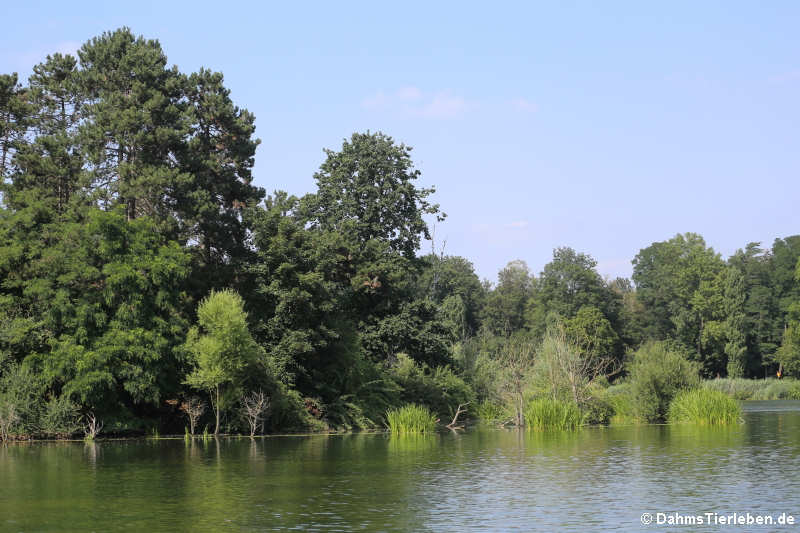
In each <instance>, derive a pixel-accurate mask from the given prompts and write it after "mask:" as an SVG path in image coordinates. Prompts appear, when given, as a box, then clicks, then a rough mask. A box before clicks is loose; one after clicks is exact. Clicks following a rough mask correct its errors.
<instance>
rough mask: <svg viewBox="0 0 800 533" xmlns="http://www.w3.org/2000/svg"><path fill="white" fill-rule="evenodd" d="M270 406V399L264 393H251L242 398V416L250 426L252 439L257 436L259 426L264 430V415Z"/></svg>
mask: <svg viewBox="0 0 800 533" xmlns="http://www.w3.org/2000/svg"><path fill="white" fill-rule="evenodd" d="M269 404H270V398H269V396H266V395H265V394H264V392H263V391H258V392H251V393H250V394H248V395H246V396H243V397H242V414H244V416H245V418H247V422H248V424H250V437H253V436H254V435H255V434H256V431H257V430H258V428H259V425H261V429H262V430H263V428H264V426H263V420H264V413H266V412H267V409H269Z"/></svg>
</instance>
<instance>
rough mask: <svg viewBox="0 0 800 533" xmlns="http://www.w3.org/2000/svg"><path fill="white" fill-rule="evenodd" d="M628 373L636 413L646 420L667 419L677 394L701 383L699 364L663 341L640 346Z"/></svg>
mask: <svg viewBox="0 0 800 533" xmlns="http://www.w3.org/2000/svg"><path fill="white" fill-rule="evenodd" d="M628 373H629V379H630V384H631V394H632V399H633V403H634V405H635V414H636V416H637V417H638V418H641V419H642V420H644V421H646V422H663V421H665V420H666V417H667V411H668V409H669V404H670V402H671V401H672V399H673V398H674V397H675V395H676V394H677V393H678V392H680V391H682V390H687V389H692V388H695V387H697V386H699V384H700V372H699V368H698V366H697V365H696V364H695V363H692V362H690V361H689V360H688V359H686V358H685V357H684V356H683V355H682V354H681V353H679V352H676V351H672V350H670V349H668V348H667V347H666V345H665V344H663V343H661V342H650V343H647V344H645V345H644V346H642V347H641V348H639V350H637V351H636V353H635V354H634V356H633V361H631V363H630V365H629V367H628Z"/></svg>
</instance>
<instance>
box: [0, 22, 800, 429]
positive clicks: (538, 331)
mask: <svg viewBox="0 0 800 533" xmlns="http://www.w3.org/2000/svg"><path fill="white" fill-rule="evenodd" d="M254 120H255V119H254V117H253V115H252V114H251V113H249V112H248V111H247V110H245V109H241V108H239V107H237V106H236V105H235V104H234V103H233V102H232V101H231V99H230V94H229V90H228V89H227V88H226V87H225V85H224V80H223V77H222V75H221V74H219V73H215V72H211V71H208V70H204V69H203V70H200V71H199V72H195V73H191V74H186V73H182V72H180V71H179V70H178V69H177V68H176V67H170V66H168V63H167V58H166V56H165V54H164V52H163V50H162V49H161V46H160V45H159V43H158V42H157V41H154V40H147V39H144V38H142V37H136V36H135V35H134V34H132V33H131V32H130V30H128V29H125V28H123V29H121V30H117V31H114V32H110V33H105V34H103V35H102V36H100V37H97V38H94V39H92V40H91V41H89V42H87V43H86V44H84V45H83V46H82V47H81V49H80V50H79V51H78V57H77V58H75V57H72V56H69V55H61V54H54V55H52V56H48V57H47V59H46V60H45V61H44V62H43V63H41V64H39V65H37V66H35V67H34V69H33V75H32V76H31V77H30V79H29V80H28V82H27V84H24V85H23V84H22V83H21V82H20V81H19V80H18V79H17V76H16V75H15V74H10V75H1V76H0V165H1V166H0V171H1V172H2V178H3V183H2V204H0V426H2V427H0V429H3V431H4V432H5V433H9V434H15V433H16V434H70V433H73V432H75V431H76V430H77V428H78V425H79V424H78V422H77V421H78V419H79V416H80V415H81V414H89V413H91V414H92V415H94V416H95V417H96V418H99V419H102V420H103V421H104V423H105V425H104V427H105V429H104V431H115V432H125V431H145V430H151V429H153V428H156V429H158V428H160V429H161V430H165V431H170V430H173V431H174V430H176V429H177V430H180V428H182V427H183V422H182V421H181V416H182V413H181V411H183V413H184V414H188V413H189V412H190V411H191V412H193V413H194V414H193V415H192V416H190V417H189V418H190V421H191V424H192V427H193V428H194V425H195V423H199V424H208V425H209V426H210V427H215V426H216V427H217V428H218V429H220V428H221V430H223V431H243V430H246V429H248V430H250V431H255V430H256V429H258V430H267V431H270V430H277V429H288V428H301V427H312V428H322V427H336V428H340V427H374V426H381V425H382V424H383V422H384V417H385V413H386V410H387V409H388V408H390V407H392V406H396V405H401V404H405V403H411V402H417V403H424V404H426V405H427V406H429V407H431V408H432V409H433V410H434V411H435V412H436V413H438V414H439V415H440V416H446V415H447V414H448V413H452V412H453V411H455V410H456V408H457V406H458V405H472V406H473V407H472V412H473V413H475V412H476V411H477V409H475V406H478V405H481V406H482V409H484V410H485V411H487V412H488V411H491V410H492V409H499V410H501V411H502V410H503V409H505V408H507V407H508V406H509V402H510V403H512V404H513V403H514V402H515V401H517V400H515V398H520V397H521V396H519V395H515V394H510V395H503V394H502V392H503V391H506V392H508V391H512V392H513V391H514V390H517V391H521V390H522V389H520V388H519V387H521V386H522V385H521V384H519V383H517V385H519V387H516V386H515V385H514V383H515V380H519V379H521V376H522V375H527V374H526V372H525V369H524V368H523V367H524V365H525V364H526V361H528V362H530V361H532V360H528V359H525V358H524V357H521V356H520V354H523V355H524V353H526V352H525V350H526V349H524V348H519V346H521V345H525V343H528V344H529V345H533V344H539V345H540V344H541V343H542V339H545V340H546V339H548V338H549V339H551V340H552V339H554V338H555V339H556V340H558V339H562V341H563V342H562V341H559V342H562V344H563V343H566V344H564V345H567V346H571V347H572V348H573V349H574V351H575V354H576V357H577V359H575V360H574V361H573V363H575V364H579V365H580V364H583V365H584V366H583V367H581V369H582V370H581V372H583V374H582V376H583V378H582V379H585V383H584V384H589V382H594V381H595V380H596V378H597V379H602V380H607V379H609V378H610V379H612V380H613V379H615V378H617V377H621V376H623V375H624V373H625V370H624V369H623V364H624V362H625V360H626V356H627V355H626V354H629V353H631V352H632V351H634V350H636V349H637V348H639V347H640V346H641V345H643V344H644V343H646V341H648V340H654V339H656V340H661V341H664V346H667V347H668V348H669V350H670V353H673V352H674V353H680V354H683V355H684V356H685V357H686V358H687V359H689V360H692V361H696V362H697V363H699V366H700V368H701V370H702V374H703V375H704V376H705V377H714V376H717V375H719V376H731V377H764V376H765V375H768V374H770V375H772V374H775V373H776V372H783V373H786V374H792V375H798V374H800V325H798V324H800V283H798V281H797V275H798V271H797V267H798V257H800V236H794V237H789V238H786V239H782V240H781V239H779V240H776V241H775V243H774V244H773V246H772V248H771V249H768V250H767V249H762V248H760V246H759V245H758V244H755V243H751V244H749V245H747V246H746V247H745V248H744V249H743V250H740V251H739V252H737V253H736V254H735V255H734V256H732V257H730V258H729V259H728V260H727V261H726V260H724V259H723V258H721V257H720V255H719V254H717V253H715V252H714V251H713V249H711V248H710V247H708V246H707V245H706V244H705V242H704V241H703V239H702V238H701V237H700V236H699V235H695V234H685V235H678V236H676V237H675V238H673V239H670V240H668V241H665V242H658V243H654V244H652V245H651V246H649V247H648V248H645V249H643V250H642V251H641V252H640V253H639V254H638V255H637V256H636V257H635V258H634V260H633V264H634V273H633V279H632V281H631V280H627V279H616V280H613V281H609V280H605V279H603V278H602V277H601V276H600V275H599V274H598V273H597V271H596V269H595V267H596V263H595V261H594V260H593V259H592V258H591V257H590V256H588V255H586V254H582V253H578V252H576V251H574V250H572V249H569V248H559V249H557V250H555V252H554V255H553V260H552V261H551V262H550V263H549V264H547V265H546V266H545V267H544V269H543V270H542V272H541V273H540V274H538V275H533V274H532V273H531V272H530V271H529V269H528V267H527V266H526V265H525V263H524V262H521V261H513V262H511V263H509V264H508V266H507V267H506V268H504V269H503V270H502V271H501V272H500V274H499V276H498V281H497V283H496V284H490V283H488V282H485V281H484V282H481V280H480V279H479V278H478V276H477V275H476V274H475V272H474V269H473V266H472V264H471V263H470V262H469V261H468V260H467V259H464V258H462V257H454V256H445V255H442V254H438V253H430V254H427V255H426V254H422V253H421V252H420V251H421V246H422V243H423V240H426V239H430V237H431V236H430V230H429V225H428V222H427V221H431V220H435V219H438V220H441V219H443V217H444V213H442V212H441V211H440V208H439V206H438V205H437V204H434V203H432V202H431V200H430V197H431V195H432V193H433V192H434V190H433V189H432V188H430V189H428V188H421V187H418V186H417V185H415V181H416V180H417V179H418V177H419V171H417V170H415V169H414V166H413V162H412V160H411V155H410V151H411V149H410V148H409V147H407V146H405V145H403V144H398V143H396V142H395V141H394V140H393V139H392V138H391V137H388V136H386V135H384V134H382V133H369V132H367V133H356V134H353V135H352V137H351V138H350V139H348V140H346V141H345V142H344V143H343V145H342V147H341V149H340V150H338V151H332V150H327V151H326V157H325V160H324V162H323V163H322V165H321V166H320V168H319V171H318V172H317V173H316V174H315V175H314V178H315V180H316V183H317V190H316V191H315V192H314V193H311V194H307V195H305V196H303V197H300V198H298V197H294V196H290V195H288V194H287V193H284V192H275V193H274V194H272V195H269V196H267V195H266V194H265V191H264V190H262V189H260V188H258V187H255V186H254V185H253V184H252V175H251V170H252V167H253V163H254V155H255V151H256V147H257V145H258V143H259V141H258V139H256V138H255V125H254V124H255V123H254ZM562 337H563V338H562ZM520 339H523V340H522V341H520ZM520 343H522V344H520ZM559 346H560V345H559ZM515 354H516V355H515ZM581 358H582V359H581ZM542 360H544V359H542ZM580 361H583V363H580ZM515 362H516V363H517V364H520V365H522V366H520V367H519V368H520V370H519V372H518V373H517V374H516V375H515V374H514V372H510V373H509V369H514V368H516V367H515V366H514V363H515ZM590 363H591V364H590ZM590 367H591V368H590ZM501 376H505V377H502V379H501ZM515 376H516V377H515ZM606 384H607V381H606ZM515 387H516V388H515ZM520 394H521V392H520ZM259 395H260V396H259ZM259 399H260V400H261V401H260V403H259V402H257V401H256V400H259ZM265 399H266V400H265ZM576 399H579V398H578V397H577V395H576ZM504 402H505V403H504ZM206 403H207V407H208V409H206V408H205V407H206ZM248 406H249V407H250V408H248ZM253 406H255V407H253ZM521 408H522V407H520V409H521ZM517 412H518V413H519V411H517ZM485 414H486V413H485ZM486 416H487V417H489V418H491V413H489V414H486ZM498 416H499V415H498ZM253 424H255V425H253Z"/></svg>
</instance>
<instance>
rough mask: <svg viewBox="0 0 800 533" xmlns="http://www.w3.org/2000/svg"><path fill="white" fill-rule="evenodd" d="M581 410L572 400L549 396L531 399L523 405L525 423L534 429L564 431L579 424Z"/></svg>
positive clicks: (575, 427)
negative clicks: (559, 399)
mask: <svg viewBox="0 0 800 533" xmlns="http://www.w3.org/2000/svg"><path fill="white" fill-rule="evenodd" d="M581 418H582V417H581V411H580V409H578V406H577V405H575V404H574V403H572V402H560V401H556V400H553V399H551V398H540V399H537V400H531V401H530V402H528V405H527V406H526V407H525V424H526V425H527V426H528V428H529V429H533V430H536V431H550V430H555V431H566V430H574V429H577V428H578V427H579V426H580V425H581Z"/></svg>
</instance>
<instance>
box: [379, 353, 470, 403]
mask: <svg viewBox="0 0 800 533" xmlns="http://www.w3.org/2000/svg"><path fill="white" fill-rule="evenodd" d="M391 375H392V378H393V379H394V381H395V382H396V383H397V384H398V385H399V386H400V387H401V389H402V391H401V392H400V400H401V401H403V402H406V403H411V402H418V403H420V404H422V405H426V406H428V407H430V409H431V410H432V411H433V412H434V413H436V414H437V415H438V416H439V417H451V416H453V414H454V413H455V411H456V408H457V407H458V405H459V404H465V403H467V402H470V401H473V400H474V398H475V393H474V392H473V390H472V388H471V387H470V386H469V385H468V384H467V383H466V382H465V381H464V380H463V379H461V378H460V377H459V376H457V375H456V374H455V373H454V372H453V371H452V370H451V369H450V367H447V366H439V367H436V368H434V369H431V368H429V367H428V366H427V365H426V364H424V363H422V364H418V363H416V362H415V361H414V360H413V359H411V358H410V357H408V356H407V355H405V354H399V355H398V356H397V363H396V364H395V365H394V367H392V369H391Z"/></svg>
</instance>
